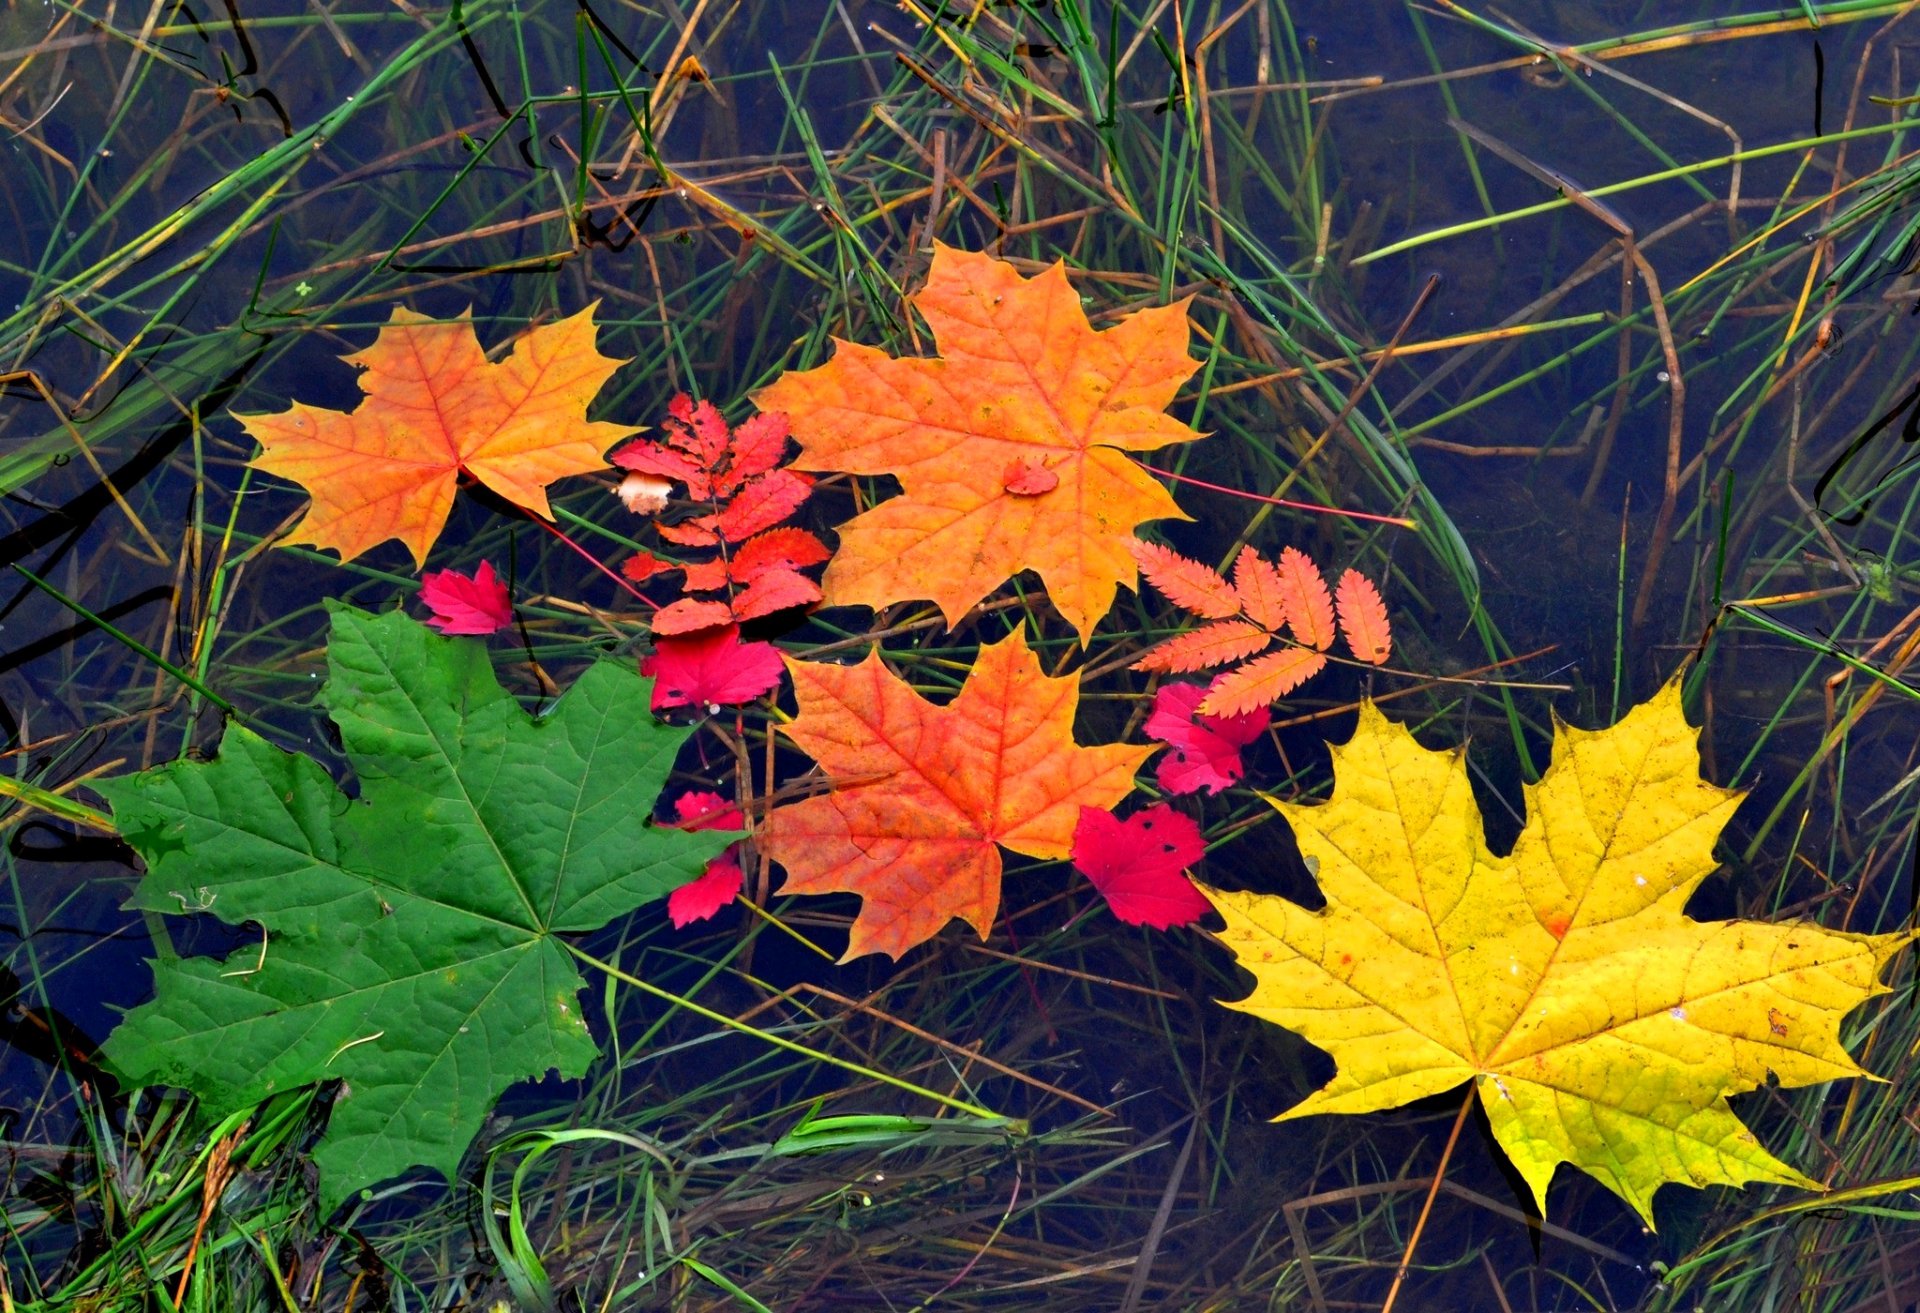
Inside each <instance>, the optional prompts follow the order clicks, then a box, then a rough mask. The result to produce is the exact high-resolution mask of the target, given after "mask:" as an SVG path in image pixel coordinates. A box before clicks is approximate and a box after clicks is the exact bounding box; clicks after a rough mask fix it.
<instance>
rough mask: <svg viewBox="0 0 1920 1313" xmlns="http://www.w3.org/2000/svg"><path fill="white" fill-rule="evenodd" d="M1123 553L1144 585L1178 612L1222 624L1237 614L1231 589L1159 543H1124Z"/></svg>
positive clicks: (1212, 572)
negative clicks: (1129, 555) (1136, 568)
mask: <svg viewBox="0 0 1920 1313" xmlns="http://www.w3.org/2000/svg"><path fill="white" fill-rule="evenodd" d="M1127 550H1128V551H1130V552H1132V553H1133V559H1134V560H1135V561H1137V562H1138V563H1139V565H1140V573H1141V574H1144V575H1145V576H1146V577H1147V582H1148V583H1150V584H1152V585H1153V586H1154V587H1155V588H1158V589H1159V590H1160V591H1161V592H1163V593H1165V594H1166V595H1167V600H1168V601H1170V602H1172V603H1173V604H1174V605H1175V606H1177V607H1179V608H1180V609H1181V610H1182V611H1191V612H1192V613H1193V614H1194V615H1197V616H1200V617H1201V618H1203V619H1206V620H1224V619H1226V618H1227V617H1228V616H1233V615H1239V614H1240V598H1239V596H1238V595H1237V594H1236V593H1235V592H1234V591H1233V585H1232V584H1230V583H1228V582H1227V581H1226V580H1225V579H1222V578H1221V577H1220V576H1219V575H1218V574H1217V573H1215V572H1214V571H1213V570H1210V569H1208V568H1207V567H1206V566H1204V565H1202V564H1200V562H1198V561H1194V560H1189V559H1188V558H1187V557H1184V556H1182V555H1180V553H1178V552H1176V551H1174V550H1173V549H1172V548H1169V547H1162V546H1161V545H1160V544H1159V543H1149V542H1142V541H1140V539H1138V538H1131V539H1128V540H1127Z"/></svg>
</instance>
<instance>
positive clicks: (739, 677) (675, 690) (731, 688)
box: [640, 607, 784, 711]
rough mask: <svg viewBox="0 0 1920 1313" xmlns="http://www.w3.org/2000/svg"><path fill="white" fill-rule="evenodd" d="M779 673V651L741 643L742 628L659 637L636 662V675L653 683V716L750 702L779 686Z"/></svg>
mask: <svg viewBox="0 0 1920 1313" xmlns="http://www.w3.org/2000/svg"><path fill="white" fill-rule="evenodd" d="M722 609H723V610H724V609H725V608H724V607H723V608H722ZM658 632H659V631H658V630H656V631H655V633H656V634H657V633H658ZM783 669H784V667H783V666H782V664H781V661H780V652H779V649H777V648H775V647H774V645H773V644H771V643H743V642H741V641H740V627H739V626H738V625H732V624H729V625H726V626H724V627H723V628H718V629H709V630H706V631H705V632H703V633H697V634H689V635H686V636H684V637H676V636H672V635H668V636H666V637H661V638H657V639H656V640H655V642H654V649H653V652H652V654H651V655H649V656H648V657H646V658H645V659H644V660H643V661H641V662H640V673H641V674H643V675H646V676H647V677H648V678H650V679H652V680H653V681H654V684H653V709H654V710H655V711H665V710H667V709H668V708H670V707H701V708H706V707H722V706H738V705H740V704H741V703H745V702H751V701H753V700H754V699H755V698H757V697H759V696H760V695H761V694H763V693H767V692H770V691H771V690H773V689H774V688H776V687H777V686H778V685H779V683H780V674H781V671H782V670H783Z"/></svg>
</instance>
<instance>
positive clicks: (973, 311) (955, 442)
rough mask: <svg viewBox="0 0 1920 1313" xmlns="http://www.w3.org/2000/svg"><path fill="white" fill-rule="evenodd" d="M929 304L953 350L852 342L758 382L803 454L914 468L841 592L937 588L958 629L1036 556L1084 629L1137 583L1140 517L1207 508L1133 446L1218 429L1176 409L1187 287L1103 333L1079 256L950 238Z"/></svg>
mask: <svg viewBox="0 0 1920 1313" xmlns="http://www.w3.org/2000/svg"><path fill="white" fill-rule="evenodd" d="M912 303H913V306H914V308H915V309H916V310H918V311H919V313H920V316H921V318H922V319H924V320H926V322H927V325H928V327H930V328H931V329H932V330H933V336H934V341H935V343H936V344H937V345H938V347H939V349H940V351H941V353H942V354H941V356H940V357H936V358H927V359H894V358H892V357H890V356H888V355H887V354H886V353H885V352H883V351H877V350H875V349H873V348H871V347H865V346H861V345H859V344H857V343H853V342H842V341H836V343H835V347H834V354H833V358H832V359H831V360H829V361H828V362H827V363H826V364H824V365H822V366H820V367H819V368H817V369H810V370H806V371H803V372H791V371H790V372H788V373H786V374H783V375H781V376H780V377H779V378H778V379H776V380H775V381H774V382H773V383H772V384H770V385H769V386H767V387H766V388H763V389H762V390H761V391H760V392H759V393H758V394H757V395H756V396H755V397H754V402H755V404H756V405H758V406H760V407H761V409H763V410H780V411H784V412H786V413H787V415H788V416H789V417H790V418H791V420H792V423H793V427H794V437H795V439H796V440H797V441H798V442H799V444H800V448H801V456H800V458H799V459H798V460H797V461H795V462H794V463H795V465H796V466H797V467H798V468H801V469H808V470H844V471H846V472H848V473H851V474H868V475H881V474H890V475H893V476H894V477H895V478H897V479H898V480H899V481H900V487H901V495H900V496H898V497H895V498H893V499H891V500H890V501H886V502H883V503H881V504H880V505H879V506H876V507H874V508H873V509H872V510H869V511H865V512H863V513H862V514H860V515H857V516H855V517H854V518H853V519H852V520H850V521H849V522H848V523H846V524H844V525H842V526H841V528H840V550H839V552H838V554H837V555H836V556H835V557H834V559H833V563H832V564H831V565H829V566H828V567H827V573H826V577H825V578H824V579H823V580H822V581H821V582H822V587H823V589H824V591H825V593H826V600H827V603H828V605H830V606H846V605H862V606H872V607H882V606H887V605H889V604H891V603H893V602H897V601H902V600H905V599H908V598H922V597H924V598H931V599H932V600H933V601H934V602H935V603H936V604H937V605H938V606H939V607H940V611H941V614H942V615H944V616H945V617H946V621H947V624H948V625H949V626H952V625H955V624H958V623H959V621H960V618H961V617H962V616H964V615H965V614H966V613H967V612H968V611H969V610H970V609H972V608H973V606H974V605H975V604H977V603H978V602H979V601H980V600H981V599H982V598H984V597H985V596H986V595H987V594H988V593H990V592H992V591H993V590H994V589H995V588H997V587H999V586H1000V585H1001V584H1002V583H1004V582H1005V581H1006V580H1007V579H1009V578H1011V577H1013V576H1014V575H1016V574H1018V573H1019V572H1020V571H1022V570H1034V571H1036V572H1038V574H1039V575H1040V578H1041V581H1042V582H1043V583H1044V584H1045V585H1046V589H1047V593H1048V595H1049V596H1050V597H1051V598H1052V599H1053V604H1054V606H1055V607H1056V608H1057V609H1058V610H1059V612H1060V614H1061V615H1062V616H1063V617H1065V619H1066V621H1067V623H1068V624H1070V625H1072V626H1073V628H1074V629H1075V631H1076V632H1078V633H1079V635H1080V641H1081V642H1082V643H1083V644H1084V643H1085V642H1086V641H1087V639H1088V638H1089V637H1090V636H1091V634H1092V632H1093V626H1094V624H1095V623H1096V622H1098V621H1099V619H1100V617H1101V616H1103V615H1105V614H1106V613H1107V611H1108V610H1109V609H1110V608H1111V607H1112V605H1113V599H1114V594H1115V590H1116V589H1117V587H1118V586H1119V585H1120V584H1122V583H1125V584H1129V585H1131V584H1132V583H1133V581H1134V564H1133V559H1132V557H1131V556H1130V555H1129V553H1128V548H1127V543H1128V539H1129V537H1130V536H1131V535H1132V533H1133V531H1134V529H1135V528H1136V527H1138V526H1139V525H1141V524H1143V523H1145V522H1147V521H1149V520H1162V519H1186V518H1187V517H1186V516H1185V515H1184V514H1182V513H1181V511H1180V508H1179V507H1178V506H1177V505H1175V504H1174V500H1173V498H1172V497H1171V496H1169V495H1168V493H1167V491H1166V489H1165V488H1163V487H1161V486H1160V484H1159V483H1157V482H1156V481H1154V479H1153V478H1151V477H1150V476H1149V475H1148V474H1147V472H1146V471H1144V470H1143V469H1141V468H1140V467H1139V466H1138V465H1136V464H1135V463H1134V462H1133V461H1131V460H1129V459H1128V458H1127V455H1126V453H1127V452H1130V451H1151V450H1154V449H1156V448H1159V447H1164V446H1166V445H1168V444H1169V443H1175V442H1192V441H1193V440H1195V439H1196V438H1199V437H1201V436H1203V435H1202V434H1199V433H1197V432H1195V431H1194V430H1193V429H1191V428H1189V427H1187V426H1186V425H1185V424H1182V423H1181V422H1180V421H1179V420H1177V419H1174V418H1173V417H1172V416H1171V415H1168V414H1166V413H1164V412H1165V410H1166V407H1167V406H1168V405H1169V404H1170V403H1171V402H1172V401H1173V398H1174V394H1175V393H1176V392H1177V391H1178V390H1179V388H1180V385H1181V384H1182V383H1184V382H1185V381H1186V380H1187V379H1188V377H1190V376H1191V375H1192V374H1193V372H1194V370H1196V369H1197V368H1199V362H1198V361H1195V360H1193V359H1192V358H1190V357H1189V356H1188V355H1187V310H1186V306H1187V303H1186V302H1185V301H1184V300H1183V301H1179V302H1177V303H1175V304H1173V305H1170V306H1162V307H1157V308H1152V309H1146V310H1141V311H1137V312H1136V313H1134V314H1131V315H1128V316H1127V317H1126V318H1125V319H1122V320H1121V321H1120V322H1119V323H1117V324H1115V325H1114V326H1113V327H1111V328H1108V329H1104V330H1101V331H1097V332H1096V331H1095V330H1094V329H1093V327H1092V325H1091V324H1090V323H1089V322H1088V320H1087V316H1086V312H1085V311H1084V310H1082V309H1081V307H1080V297H1079V295H1078V293H1076V292H1075V291H1074V290H1073V288H1072V286H1071V285H1070V284H1069V283H1068V281H1067V273H1066V268H1065V266H1064V265H1061V264H1055V265H1053V266H1051V267H1050V268H1048V269H1047V270H1045V271H1044V272H1042V273H1040V274H1038V275H1036V276H1035V277H1033V278H1024V277H1022V276H1021V275H1020V273H1019V272H1018V271H1017V270H1015V269H1014V267H1013V266H1012V265H1010V264H1007V263H1005V262H1004V261H1001V260H996V259H994V258H992V257H991V256H987V255H979V254H972V253H968V252H965V251H957V250H955V249H953V248H952V247H950V246H944V245H940V244H938V243H936V244H935V246H934V254H933V265H932V268H931V269H930V270H929V271H928V274H927V282H926V286H924V287H922V288H921V289H920V291H919V292H917V293H916V294H915V295H914V296H913V298H912Z"/></svg>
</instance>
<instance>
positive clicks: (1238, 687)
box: [1200, 647, 1327, 716]
mask: <svg viewBox="0 0 1920 1313" xmlns="http://www.w3.org/2000/svg"><path fill="white" fill-rule="evenodd" d="M1326 664H1327V656H1326V653H1324V652H1315V651H1313V650H1312V649H1311V648H1305V647H1283V648H1281V649H1280V650H1279V651H1278V652H1269V653H1267V654H1266V655H1265V656H1258V657H1255V658H1254V659H1253V660H1251V661H1249V662H1247V664H1246V665H1244V666H1241V667H1240V668H1238V669H1237V670H1229V671H1228V672H1227V673H1226V674H1224V675H1222V676H1220V677H1219V678H1218V679H1216V680H1214V681H1213V683H1212V684H1211V685H1210V686H1208V688H1207V696H1206V697H1205V698H1203V699H1202V700H1201V702H1200V711H1201V714H1203V715H1207V716H1241V715H1245V714H1247V713H1248V712H1252V711H1258V710H1260V709H1261V708H1262V707H1265V706H1268V705H1269V704H1271V703H1273V702H1276V701H1278V700H1279V699H1281V698H1283V697H1285V696H1286V695H1287V694H1289V693H1291V692H1293V690H1295V689H1296V688H1299V687H1300V686H1301V685H1302V684H1304V683H1306V682H1307V681H1308V680H1309V679H1312V678H1313V677H1314V676H1315V675H1317V674H1319V673H1320V671H1321V669H1322V668H1323V667H1325V665H1326Z"/></svg>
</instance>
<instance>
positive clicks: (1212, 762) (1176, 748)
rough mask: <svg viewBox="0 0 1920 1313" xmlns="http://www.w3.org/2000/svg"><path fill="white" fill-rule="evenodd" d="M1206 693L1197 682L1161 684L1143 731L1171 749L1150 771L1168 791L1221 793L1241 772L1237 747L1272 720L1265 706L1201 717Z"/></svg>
mask: <svg viewBox="0 0 1920 1313" xmlns="http://www.w3.org/2000/svg"><path fill="white" fill-rule="evenodd" d="M1206 696H1207V690H1206V689H1205V688H1204V687H1202V686H1201V685H1199V684H1162V685H1161V686H1160V691H1159V693H1158V694H1156V695H1155V697H1154V700H1153V713H1152V714H1151V715H1149V716H1148V717H1147V724H1146V733H1147V737H1148V738H1150V739H1158V740H1160V741H1161V742H1162V743H1164V744H1166V745H1167V747H1168V748H1169V751H1168V752H1167V754H1166V755H1165V756H1163V757H1162V758H1160V764H1159V766H1158V767H1157V768H1156V770H1155V772H1154V775H1155V778H1157V779H1158V780H1159V781H1160V787H1161V788H1163V789H1165V790H1166V791H1167V792H1168V793H1193V792H1195V791H1197V790H1199V789H1205V790H1206V791H1207V792H1208V793H1218V792H1220V790H1222V789H1224V788H1226V787H1227V786H1228V785H1230V784H1232V783H1233V782H1234V781H1235V780H1238V779H1239V778H1240V776H1241V775H1242V774H1243V773H1244V772H1245V769H1246V768H1245V766H1244V765H1243V764H1242V763H1241V761H1240V749H1242V748H1244V747H1245V746H1246V745H1247V744H1249V743H1251V742H1253V741H1254V740H1255V739H1257V738H1259V737H1260V736H1261V735H1262V734H1264V733H1266V732H1267V726H1269V725H1270V724H1272V723H1273V717H1272V716H1271V715H1269V714H1268V712H1267V709H1266V708H1265V707H1260V708H1257V709H1255V710H1253V711H1249V712H1247V713H1245V714H1244V715H1238V716H1203V715H1201V714H1199V711H1200V703H1201V702H1202V701H1203V700H1205V698H1206Z"/></svg>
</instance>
